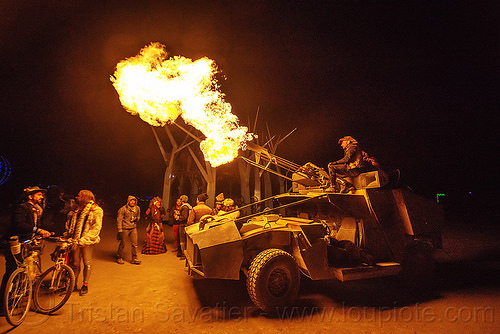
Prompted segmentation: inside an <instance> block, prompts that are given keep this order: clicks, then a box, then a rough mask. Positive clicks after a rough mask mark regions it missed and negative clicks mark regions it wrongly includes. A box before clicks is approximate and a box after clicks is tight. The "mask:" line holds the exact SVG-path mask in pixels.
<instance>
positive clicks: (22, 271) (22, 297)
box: [3, 236, 75, 326]
mask: <svg viewBox="0 0 500 334" xmlns="http://www.w3.org/2000/svg"><path fill="white" fill-rule="evenodd" d="M40 240H41V237H40V236H33V237H32V238H31V239H30V240H27V241H25V242H23V244H22V245H23V247H22V251H21V244H20V243H19V242H18V241H17V239H13V240H11V252H12V255H13V256H14V258H15V260H16V264H17V266H18V268H17V269H16V270H15V271H14V272H13V273H12V274H11V275H10V277H9V279H8V281H7V284H6V288H5V295H4V296H3V298H4V299H3V303H4V310H5V317H6V319H7V322H8V323H9V324H11V325H12V326H18V325H20V324H21V323H22V322H23V321H24V319H25V318H26V316H27V314H28V311H29V309H30V306H31V300H32V299H33V306H34V311H35V312H38V313H42V314H51V313H53V312H55V311H57V310H59V309H60V308H61V307H62V306H63V305H64V304H65V303H66V302H67V301H68V299H69V297H70V296H71V293H72V292H73V286H74V284H75V274H74V272H73V269H71V267H69V266H68V265H67V258H68V254H69V252H70V250H71V248H72V245H73V243H72V242H70V241H68V240H65V239H62V238H56V239H55V240H57V241H58V242H59V243H58V245H57V247H56V249H55V251H54V252H53V253H52V254H51V255H52V260H53V261H54V262H55V264H54V265H53V266H52V267H50V268H49V269H47V270H46V271H45V272H44V273H41V272H42V271H41V259H40V252H41V249H42V244H41V241H40Z"/></svg>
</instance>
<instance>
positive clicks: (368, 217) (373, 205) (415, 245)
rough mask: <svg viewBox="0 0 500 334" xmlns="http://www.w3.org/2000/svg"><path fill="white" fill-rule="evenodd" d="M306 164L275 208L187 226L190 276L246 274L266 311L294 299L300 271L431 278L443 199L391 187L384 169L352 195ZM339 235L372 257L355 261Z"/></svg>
mask: <svg viewBox="0 0 500 334" xmlns="http://www.w3.org/2000/svg"><path fill="white" fill-rule="evenodd" d="M265 157H268V159H269V160H270V161H271V162H272V161H273V160H272V159H273V157H272V156H271V155H270V154H267V153H266V156H264V157H263V158H265ZM265 166H266V167H267V165H265ZM311 166H312V167H313V168H312V170H313V173H311ZM307 167H308V170H306V169H304V168H293V174H292V179H291V180H292V185H293V187H292V189H293V191H292V192H290V193H285V194H280V195H277V196H273V197H272V199H273V202H274V207H273V208H272V209H270V210H268V211H264V212H260V213H257V214H253V215H250V216H247V217H241V218H238V219H229V218H226V217H225V216H210V217H206V218H205V219H203V220H202V221H201V222H200V223H197V224H193V225H191V226H187V227H186V229H185V231H186V239H185V240H184V241H183V242H181V244H182V245H181V246H182V248H183V252H184V255H185V257H186V266H187V272H188V274H189V275H191V276H192V277H194V278H215V279H228V280H238V279H240V275H241V274H242V273H243V274H245V275H246V286H247V290H248V294H249V295H250V298H251V300H252V302H253V303H254V304H255V305H256V306H257V307H259V308H261V309H262V310H264V311H266V312H274V311H276V310H277V309H279V308H282V307H286V306H287V305H290V304H291V303H293V301H294V299H295V298H296V297H297V294H298V291H299V286H300V280H301V276H306V277H308V278H310V279H311V280H325V279H333V278H335V279H337V280H338V281H341V282H345V281H352V280H362V279H368V278H375V277H384V276H395V275H399V276H401V277H404V279H407V280H408V281H411V282H414V283H415V284H426V283H427V282H429V280H430V279H431V277H432V270H433V262H432V252H433V250H434V249H436V248H441V237H440V231H439V226H440V221H441V220H442V213H441V211H440V208H439V207H438V206H437V204H436V203H434V202H432V201H430V200H427V199H424V198H422V197H419V196H417V195H415V194H413V193H411V192H410V191H409V190H406V189H400V188H395V187H391V186H390V185H388V184H387V183H388V181H387V177H386V175H384V173H383V172H381V171H373V172H368V173H363V174H360V175H359V176H358V177H355V178H353V179H351V180H350V181H351V182H352V183H353V184H355V186H356V190H355V191H352V192H350V193H335V192H332V191H326V190H325V188H324V187H322V182H321V178H322V176H324V171H323V170H322V169H321V168H318V167H316V166H314V165H312V164H307ZM304 171H305V172H304ZM207 218H208V219H207ZM332 241H333V242H332ZM338 241H342V242H345V241H347V242H348V243H349V244H351V245H355V246H354V247H356V248H359V249H362V250H363V252H364V253H366V254H370V258H371V259H373V261H372V262H371V263H366V262H364V261H362V260H359V259H358V260H353V259H350V254H348V251H346V249H343V248H341V247H337V245H338V243H337V242H338ZM340 244H341V243H340Z"/></svg>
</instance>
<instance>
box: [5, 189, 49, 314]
mask: <svg viewBox="0 0 500 334" xmlns="http://www.w3.org/2000/svg"><path fill="white" fill-rule="evenodd" d="M45 192H46V190H45V189H41V188H39V187H37V186H36V187H28V188H26V189H24V191H23V200H24V201H23V202H22V203H21V204H19V205H18V206H17V207H16V208H15V209H14V213H13V215H12V219H11V224H10V226H9V227H8V228H7V231H6V235H5V237H6V238H7V240H8V239H9V238H10V237H12V236H17V237H18V238H19V241H20V242H23V241H26V240H29V239H31V237H32V236H33V234H35V233H36V234H39V235H41V236H42V237H44V238H46V237H49V236H50V234H51V233H50V232H49V231H46V230H44V229H42V228H39V227H38V225H39V222H40V217H41V215H42V211H43V209H42V206H43V200H44V197H45ZM4 254H5V274H4V275H3V278H2V285H1V287H0V296H3V295H4V292H5V285H6V284H7V280H8V279H9V276H10V275H11V274H12V273H13V272H14V270H16V268H17V264H16V260H15V259H14V256H13V255H12V253H11V252H10V249H6V250H5V251H4ZM0 307H1V306H0Z"/></svg>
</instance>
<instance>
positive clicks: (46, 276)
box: [33, 264, 75, 314]
mask: <svg viewBox="0 0 500 334" xmlns="http://www.w3.org/2000/svg"><path fill="white" fill-rule="evenodd" d="M74 285H75V273H74V272H73V269H71V268H70V267H69V266H68V265H66V264H61V266H60V269H56V266H52V267H50V268H49V269H47V270H46V271H45V272H44V273H43V274H42V275H41V276H40V277H39V278H38V280H37V281H36V283H35V286H34V287H33V291H34V292H33V304H34V305H35V310H36V312H39V313H43V314H50V313H53V312H55V311H57V310H59V309H60V308H61V307H62V306H63V305H64V304H65V303H66V302H67V301H68V299H69V297H70V296H71V293H72V292H73V287H74Z"/></svg>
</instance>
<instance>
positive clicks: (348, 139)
mask: <svg viewBox="0 0 500 334" xmlns="http://www.w3.org/2000/svg"><path fill="white" fill-rule="evenodd" d="M343 141H350V142H351V143H357V141H356V139H354V138H352V137H351V136H344V137H342V138H340V139H339V142H338V143H339V144H341V143H342V142H343Z"/></svg>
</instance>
